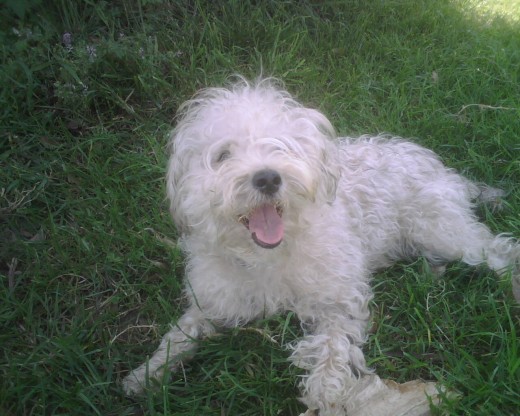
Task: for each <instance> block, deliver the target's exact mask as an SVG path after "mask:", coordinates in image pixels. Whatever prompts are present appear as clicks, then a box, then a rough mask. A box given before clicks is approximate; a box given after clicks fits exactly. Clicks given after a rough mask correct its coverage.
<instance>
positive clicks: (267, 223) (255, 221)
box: [249, 204, 283, 248]
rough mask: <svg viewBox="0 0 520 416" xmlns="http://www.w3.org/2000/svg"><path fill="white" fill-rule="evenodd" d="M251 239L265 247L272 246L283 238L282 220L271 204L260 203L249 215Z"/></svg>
mask: <svg viewBox="0 0 520 416" xmlns="http://www.w3.org/2000/svg"><path fill="white" fill-rule="evenodd" d="M249 231H251V234H252V236H253V240H255V243H257V244H258V245H260V246H262V247H265V248H274V247H276V246H277V245H278V244H280V242H281V241H282V238H283V222H282V218H281V217H280V215H278V212H276V208H275V207H274V206H273V205H268V204H266V205H262V206H261V207H259V208H257V209H255V210H254V211H253V212H252V214H251V215H250V216H249Z"/></svg>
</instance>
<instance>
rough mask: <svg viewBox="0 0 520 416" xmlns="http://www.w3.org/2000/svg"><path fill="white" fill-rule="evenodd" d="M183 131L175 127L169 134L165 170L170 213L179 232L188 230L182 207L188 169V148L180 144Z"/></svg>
mask: <svg viewBox="0 0 520 416" xmlns="http://www.w3.org/2000/svg"><path fill="white" fill-rule="evenodd" d="M182 135H183V132H182V131H180V130H178V129H175V130H174V131H172V132H171V134H170V139H169V143H168V152H169V154H170V158H169V160H168V167H167V172H166V196H167V198H168V200H169V201H170V213H171V215H172V218H173V222H174V223H175V226H176V227H177V231H178V232H179V234H181V235H182V234H186V233H187V232H188V228H189V227H188V219H187V216H186V213H185V210H184V208H183V205H184V204H183V201H185V198H186V196H185V195H184V196H183V194H185V193H186V184H185V172H187V170H188V166H187V164H188V161H189V160H190V157H189V155H188V153H189V152H190V150H189V148H185V147H183V145H182V142H183V140H182Z"/></svg>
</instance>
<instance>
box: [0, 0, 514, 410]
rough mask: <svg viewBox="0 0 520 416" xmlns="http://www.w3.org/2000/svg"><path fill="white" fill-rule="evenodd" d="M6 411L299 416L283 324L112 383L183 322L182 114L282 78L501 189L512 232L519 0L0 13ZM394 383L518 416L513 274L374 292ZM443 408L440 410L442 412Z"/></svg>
mask: <svg viewBox="0 0 520 416" xmlns="http://www.w3.org/2000/svg"><path fill="white" fill-rule="evenodd" d="M0 5H1V8H0V13H1V14H0V41H1V42H0V54H1V70H0V85H1V88H0V278H1V285H0V414H2V415H6V416H14V415H16V416H18V415H103V416H107V415H134V416H137V415H196V416H201V415H204V416H205V415H208V416H209V415H220V416H222V415H230V416H235V415H287V416H290V415H298V414H299V413H300V412H302V411H303V410H304V408H303V406H302V405H301V404H300V403H299V402H298V400H297V396H298V390H297V382H298V375H299V374H300V373H299V370H298V369H297V368H295V367H292V366H290V365H289V364H287V362H286V358H287V357H288V355H289V354H288V352H287V350H286V349H285V348H284V346H285V345H286V344H287V343H288V342H290V341H291V340H294V339H295V338H297V337H298V336H300V335H301V330H300V327H299V325H298V321H297V320H296V318H295V317H294V316H292V315H290V314H289V315H281V316H278V317H276V318H274V319H270V320H264V321H261V322H256V323H254V324H253V325H251V326H249V327H247V328H242V329H239V330H238V329H237V330H234V331H231V332H230V333H227V334H224V335H222V336H220V337H216V338H212V339H209V340H205V341H203V342H202V343H201V345H200V348H199V354H198V355H197V357H196V358H195V359H194V360H193V361H190V362H188V363H185V364H184V366H183V368H182V371H180V372H178V373H176V374H172V375H171V380H170V381H169V382H168V383H165V384H164V385H163V386H162V388H160V389H159V390H158V391H157V392H155V393H149V394H147V395H146V396H143V397H138V398H132V399H130V398H126V397H125V396H124V395H123V393H122V389H121V385H120V382H121V379H122V378H123V377H124V376H125V375H126V374H127V373H128V371H129V370H130V369H131V368H134V367H135V366H137V365H138V364H140V363H141V362H142V361H143V359H144V358H145V357H146V355H147V354H151V353H152V352H153V350H154V349H155V347H156V346H157V345H158V342H159V339H160V336H161V335H162V334H163V333H164V332H165V331H166V330H167V328H168V323H169V322H171V321H172V320H175V319H176V318H177V317H178V316H179V314H180V313H181V311H182V308H183V302H182V300H180V292H181V282H182V274H183V257H182V253H181V252H180V251H179V250H178V249H177V248H176V245H175V240H176V230H175V228H174V226H173V224H172V222H171V220H170V218H169V213H168V209H167V204H166V202H165V197H164V172H165V164H166V154H165V144H166V138H167V133H168V131H169V129H171V127H172V126H173V125H174V123H175V119H174V116H175V112H176V109H177V108H178V106H179V105H180V103H182V102H183V101H184V100H186V99H188V98H189V97H190V96H191V95H192V94H193V93H194V92H195V91H196V90H198V89H200V88H202V87H204V86H214V85H221V84H223V83H225V82H226V79H228V77H229V76H230V75H232V74H234V73H240V74H243V75H245V76H247V77H251V78H254V77H257V76H258V75H259V74H263V75H273V76H276V77H279V78H281V79H282V80H283V81H284V82H285V84H286V86H287V88H288V89H289V90H290V91H291V92H292V93H293V94H294V95H295V96H297V97H298V98H299V100H301V101H303V102H304V103H306V104H307V105H309V106H313V107H316V108H319V109H320V110H321V111H323V112H324V113H325V114H326V115H327V116H328V117H329V118H330V119H331V121H332V122H333V124H334V125H335V126H336V128H337V130H338V131H339V132H340V134H345V135H357V134H361V133H379V132H390V133H393V134H397V135H401V136H405V137H411V138H413V139H414V140H416V141H417V142H419V143H421V144H423V145H424V146H427V147H429V148H432V149H433V150H435V151H436V152H437V153H439V154H440V155H441V157H442V158H443V160H444V161H445V162H446V164H448V165H449V166H451V167H453V168H455V169H457V170H459V171H461V172H463V173H464V174H465V175H466V176H468V177H470V178H472V179H474V180H477V181H481V182H486V183H488V184H490V185H493V186H496V187H500V188H502V189H504V190H506V192H507V197H506V198H505V199H504V201H503V208H502V209H501V210H499V211H496V212H491V210H489V209H485V208H483V209H481V210H480V211H479V214H480V215H481V216H482V217H483V219H484V220H485V222H486V223H487V224H488V225H489V226H490V227H491V228H492V229H493V230H494V231H496V232H508V233H511V235H512V236H514V237H517V238H519V237H520V186H519V185H518V184H519V183H520V0H500V1H498V0H497V1H493V0H488V1H483V0H482V1H477V0H400V1H398V0H384V1H383V0H373V1H368V0H367V1H362V0H345V1H302V2H282V1H274V0H270V1H238V0H236V1H210V0H207V1H203V0H199V1H188V0H178V1H174V0H171V1H167V0H135V1H132V0H116V1H111V2H106V1H93V0H78V1H73V0H53V1H43V0H32V1H31V0H24V1H19V0H2V1H1V3H0ZM374 290H375V293H376V296H375V300H374V303H373V305H372V310H373V327H372V330H371V335H370V339H369V341H368V343H367V345H366V347H365V352H366V355H367V358H368V360H369V363H370V365H371V366H372V367H374V368H375V369H376V370H377V372H378V374H379V375H380V376H382V377H386V378H391V379H394V380H397V381H399V382H404V381H407V380H411V379H415V378H422V379H424V380H435V381H438V382H440V383H442V384H444V385H445V386H447V387H448V388H450V389H453V390H456V391H458V392H459V393H460V394H459V397H458V400H452V401H448V402H446V403H444V404H443V405H442V406H441V407H440V408H439V409H437V410H436V411H435V412H436V413H435V414H448V415H483V416H484V415H485V416H487V415H518V412H519V410H518V409H520V353H519V350H520V337H519V334H520V313H519V312H520V310H519V308H518V306H516V305H515V302H514V300H513V298H512V295H511V288H510V282H509V281H508V280H507V278H503V279H497V278H496V277H495V276H493V274H492V273H490V272H489V270H487V269H486V268H484V267H479V268H476V269H475V268H469V267H465V266H463V265H461V264H458V263H455V264H451V265H449V267H448V270H447V272H446V274H445V276H443V277H442V278H440V279H437V278H435V277H433V276H432V274H431V272H430V271H429V269H428V267H427V266H426V265H425V262H424V261H423V260H418V261H417V262H415V263H413V264H406V263H403V264H399V265H396V266H395V267H393V268H391V269H390V270H388V271H387V272H385V273H382V274H379V275H377V276H375V278H374ZM443 412H444V413H443Z"/></svg>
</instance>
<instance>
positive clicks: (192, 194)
mask: <svg viewBox="0 0 520 416" xmlns="http://www.w3.org/2000/svg"><path fill="white" fill-rule="evenodd" d="M333 138H334V131H333V128H332V126H331V125H330V123H329V121H328V120H327V118H326V117H325V116H323V115H322V114H321V113H319V112H317V111H315V110H311V109H307V108H304V107H302V106H300V105H299V104H297V103H296V102H295V101H294V100H293V99H292V98H291V97H290V96H289V95H288V94H287V93H285V92H282V91H280V90H277V89H275V88H273V87H270V86H267V87H266V86H265V85H262V86H261V87H260V86H251V85H248V84H246V83H244V85H242V86H241V87H236V89H234V90H232V91H231V90H224V89H209V90H205V91H203V92H202V93H201V94H199V95H198V96H197V97H196V98H195V99H194V100H192V101H190V102H188V103H187V104H186V105H185V106H184V113H183V116H182V117H181V119H180V122H179V124H178V126H177V127H176V129H175V130H174V131H173V133H172V144H171V146H172V147H171V151H172V154H171V158H170V161H169V166H168V175H167V191H168V197H169V198H170V201H171V210H172V215H173V218H174V220H175V222H176V225H177V227H178V228H179V229H180V230H181V232H183V233H185V234H191V233H198V234H200V235H204V236H205V238H207V241H208V242H210V243H211V244H215V243H217V244H223V245H228V246H235V247H237V246H239V247H247V248H251V246H256V247H260V248H263V249H272V248H275V247H277V246H278V245H279V244H280V243H281V242H282V241H283V240H284V237H285V236H286V234H287V232H290V230H291V226H292V225H293V224H296V223H297V222H298V217H299V213H300V212H301V211H302V209H303V208H304V207H305V205H307V204H324V203H327V202H330V201H331V200H333V199H334V196H335V190H336V183H337V180H338V176H339V169H338V166H337V162H336V157H337V154H336V153H337V152H336V148H335V145H334V144H333V142H332V140H331V139H333Z"/></svg>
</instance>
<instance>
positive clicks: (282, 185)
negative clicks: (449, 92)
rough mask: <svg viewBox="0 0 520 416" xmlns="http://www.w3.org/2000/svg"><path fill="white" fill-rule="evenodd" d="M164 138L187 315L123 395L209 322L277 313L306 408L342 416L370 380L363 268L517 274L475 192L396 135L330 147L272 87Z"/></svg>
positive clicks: (241, 86) (185, 118)
mask: <svg viewBox="0 0 520 416" xmlns="http://www.w3.org/2000/svg"><path fill="white" fill-rule="evenodd" d="M171 138H172V140H171V148H170V150H171V158H170V161H169V165H168V174H167V194H168V197H169V199H170V201H171V212H172V215H173V218H174V221H175V224H176V226H177V227H178V230H179V231H180V232H181V233H182V238H181V242H182V247H183V249H184V251H185V252H186V255H187V269H186V277H185V279H186V285H185V286H186V289H185V294H186V296H187V298H188V299H189V302H190V305H191V306H190V307H189V308H188V310H187V311H186V313H185V314H184V316H183V317H182V318H181V319H180V320H179V322H177V324H176V325H175V326H173V327H172V329H171V331H170V332H168V333H167V334H166V335H165V337H164V338H163V340H162V342H161V345H160V347H159V349H158V350H157V351H156V353H155V354H154V356H153V357H152V358H151V359H150V360H149V361H148V362H147V363H145V364H143V365H142V366H141V367H139V368H137V369H136V370H134V371H132V372H131V373H130V375H129V376H127V377H126V379H125V380H124V388H125V390H126V392H127V393H137V392H140V391H141V390H142V388H143V385H144V384H145V380H146V378H147V377H154V378H158V377H160V376H161V374H162V372H163V368H164V365H165V364H167V365H168V366H169V367H170V368H175V365H176V364H177V363H178V362H179V360H180V359H181V358H183V357H185V355H186V354H191V353H193V350H194V346H195V343H194V342H193V341H194V340H195V339H197V338H200V337H202V336H206V335H209V334H211V333H212V332H213V331H214V330H215V328H216V327H233V326H236V325H242V324H245V323H247V322H249V321H251V320H252V319H255V318H257V317H260V316H269V315H272V314H275V313H278V312H281V311H287V310H289V311H294V312H295V313H296V314H297V316H298V317H299V319H300V320H301V321H302V322H303V323H304V324H305V325H304V327H305V328H306V334H305V336H304V337H303V339H301V340H300V341H298V342H297V343H295V344H294V345H292V346H291V348H292V355H291V361H292V362H293V363H294V364H295V365H297V366H299V367H302V368H304V369H305V370H307V371H308V374H307V375H306V376H305V377H303V378H302V382H301V387H302V395H303V401H304V402H305V403H306V404H307V405H308V406H309V407H310V408H312V409H319V410H320V415H321V416H325V415H344V414H345V413H346V412H347V410H348V409H349V403H350V402H355V398H356V396H359V395H361V394H362V392H361V391H360V390H363V389H364V387H362V383H360V382H359V380H360V377H361V376H363V375H365V374H368V373H370V370H369V369H368V368H367V366H366V364H365V359H364V356H363V352H362V350H361V348H362V345H363V343H364V342H365V340H366V328H367V323H368V320H369V309H368V304H369V301H370V300H371V297H372V293H371V290H370V286H369V282H370V276H371V273H373V272H374V271H375V270H377V269H379V268H381V267H385V266H388V265H390V264H392V263H393V262H394V261H396V260H397V259H402V258H410V257H415V256H424V257H426V258H427V259H428V260H429V261H431V262H432V263H433V264H443V263H446V262H448V261H451V260H457V259H460V260H462V261H464V262H466V263H468V264H471V265H476V264H480V263H487V264H488V265H489V266H490V267H491V268H492V269H494V270H496V271H497V272H500V273H501V272H504V271H506V270H514V273H515V276H516V278H518V276H517V275H518V262H519V258H520V248H519V245H518V244H517V243H516V242H515V241H514V240H512V239H510V238H506V237H504V236H494V235H492V233H491V232H490V231H489V229H488V228H487V227H486V226H485V225H484V224H482V223H480V222H478V221H477V219H476V217H475V215H474V213H473V212H472V209H473V202H472V201H474V200H475V199H476V198H478V197H479V195H480V192H481V191H480V188H479V186H477V185H476V184H474V183H472V182H470V181H469V180H467V179H465V178H463V177H462V176H460V175H458V174H457V173H455V172H454V171H453V170H451V169H447V168H446V167H444V166H443V164H442V163H441V162H440V160H439V159H438V157H437V156H436V155H435V154H434V153H433V152H431V151H430V150H427V149H424V148H422V147H420V146H418V145H416V144H413V143H410V142H407V141H403V140H401V139H399V138H391V137H381V136H378V137H370V136H363V137H360V138H356V139H353V138H340V139H339V140H337V139H336V134H335V132H334V129H333V127H332V125H331V123H330V122H329V120H328V119H327V118H326V117H325V116H324V115H323V114H321V113H320V112H318V111H316V110H313V109H309V108H305V107H303V106H302V105H300V104H299V103H297V102H296V101H295V100H294V99H293V98H292V97H291V96H290V95H289V94H288V93H287V92H285V91H283V90H282V89H280V88H278V87H277V86H276V82H274V81H272V80H261V81H259V82H257V83H248V82H247V81H245V80H241V81H240V82H238V83H236V84H234V85H232V86H231V87H230V88H229V89H224V88H211V89H207V90H204V91H202V92H201V93H199V94H198V95H197V96H196V97H195V98H194V99H192V100H191V101H189V102H187V103H186V104H184V105H183V106H182V108H181V110H180V121H179V123H178V125H177V127H176V128H175V130H174V131H173V133H172V136H171ZM258 172H261V178H260V181H258V180H257V176H255V175H256V174H257V173H258ZM266 175H267V176H266ZM270 175H271V176H270ZM264 179H265V180H264ZM266 181H267V186H268V187H271V188H269V189H267V190H266V189H265V188H261V187H262V186H265V183H266ZM365 379H366V378H365ZM360 386H361V387H360Z"/></svg>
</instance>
